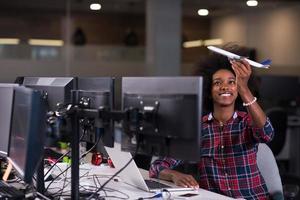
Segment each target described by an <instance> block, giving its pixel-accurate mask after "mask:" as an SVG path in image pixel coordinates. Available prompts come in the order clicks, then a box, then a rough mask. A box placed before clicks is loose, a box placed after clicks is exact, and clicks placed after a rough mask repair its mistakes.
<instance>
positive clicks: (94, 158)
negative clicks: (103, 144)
mask: <svg viewBox="0 0 300 200" xmlns="http://www.w3.org/2000/svg"><path fill="white" fill-rule="evenodd" d="M102 160H103V158H102V155H101V153H99V152H95V153H93V156H92V164H93V165H100V164H101V163H102Z"/></svg>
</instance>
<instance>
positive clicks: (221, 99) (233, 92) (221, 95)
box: [211, 69, 238, 106]
mask: <svg viewBox="0 0 300 200" xmlns="http://www.w3.org/2000/svg"><path fill="white" fill-rule="evenodd" d="M211 94H212V98H213V102H214V104H215V105H219V106H230V105H233V106H234V103H235V100H236V98H237V96H238V92H237V85H236V78H235V75H234V74H233V73H232V72H231V71H229V70H226V69H220V70H218V71H216V72H215V73H214V74H213V76H212V86H211Z"/></svg>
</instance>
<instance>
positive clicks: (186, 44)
mask: <svg viewBox="0 0 300 200" xmlns="http://www.w3.org/2000/svg"><path fill="white" fill-rule="evenodd" d="M202 44H203V41H202V40H193V41H187V42H184V43H183V47H184V48H191V47H200V46H202Z"/></svg>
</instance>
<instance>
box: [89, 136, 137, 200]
mask: <svg viewBox="0 0 300 200" xmlns="http://www.w3.org/2000/svg"><path fill="white" fill-rule="evenodd" d="M137 141H138V142H137V146H136V150H135V153H134V156H133V157H132V158H131V159H130V160H129V161H128V162H127V163H126V164H125V165H124V167H122V168H121V169H119V170H118V171H117V172H116V173H115V174H114V175H113V176H111V177H110V178H109V179H108V180H107V181H106V182H105V183H104V184H103V185H102V186H101V187H100V188H99V189H98V190H97V191H95V193H94V194H92V195H91V196H89V197H88V198H87V199H88V200H90V199H92V198H93V197H94V195H96V194H97V193H98V192H100V191H101V190H102V189H103V188H104V187H105V186H106V185H107V184H108V183H109V182H110V181H111V180H112V179H113V178H115V177H116V176H117V175H118V174H120V173H121V172H122V171H123V170H124V169H125V168H126V167H127V166H128V165H129V164H130V163H131V162H132V160H133V158H134V157H135V155H136V154H137V152H138V149H139V140H137Z"/></svg>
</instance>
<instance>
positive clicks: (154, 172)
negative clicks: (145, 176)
mask: <svg viewBox="0 0 300 200" xmlns="http://www.w3.org/2000/svg"><path fill="white" fill-rule="evenodd" d="M180 163H181V160H176V159H173V158H169V157H164V158H159V159H157V160H155V161H154V162H152V163H151V166H150V169H149V177H151V178H158V176H159V173H160V172H161V171H162V170H163V169H173V168H175V167H176V166H178V165H179V164H180Z"/></svg>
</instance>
